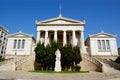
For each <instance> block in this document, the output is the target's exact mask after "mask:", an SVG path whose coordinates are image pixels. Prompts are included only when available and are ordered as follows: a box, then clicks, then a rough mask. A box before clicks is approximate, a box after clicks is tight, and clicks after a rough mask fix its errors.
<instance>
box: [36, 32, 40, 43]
mask: <svg viewBox="0 0 120 80" xmlns="http://www.w3.org/2000/svg"><path fill="white" fill-rule="evenodd" d="M39 41H40V31H37V43H38V42H39Z"/></svg>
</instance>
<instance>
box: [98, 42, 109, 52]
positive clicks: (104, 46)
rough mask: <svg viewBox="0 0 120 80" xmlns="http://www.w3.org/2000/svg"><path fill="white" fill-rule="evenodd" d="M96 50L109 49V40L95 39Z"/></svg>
mask: <svg viewBox="0 0 120 80" xmlns="http://www.w3.org/2000/svg"><path fill="white" fill-rule="evenodd" d="M97 44H98V51H110V42H109V40H97Z"/></svg>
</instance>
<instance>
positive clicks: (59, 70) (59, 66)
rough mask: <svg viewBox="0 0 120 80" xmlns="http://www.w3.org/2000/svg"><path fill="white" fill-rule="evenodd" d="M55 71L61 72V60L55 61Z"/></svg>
mask: <svg viewBox="0 0 120 80" xmlns="http://www.w3.org/2000/svg"><path fill="white" fill-rule="evenodd" d="M54 71H55V72H61V62H60V61H55V69H54Z"/></svg>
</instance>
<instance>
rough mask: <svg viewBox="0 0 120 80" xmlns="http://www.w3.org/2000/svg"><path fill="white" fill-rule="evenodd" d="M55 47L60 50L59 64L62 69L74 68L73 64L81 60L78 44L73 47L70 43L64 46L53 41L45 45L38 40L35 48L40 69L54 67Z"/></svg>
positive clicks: (52, 68)
mask: <svg viewBox="0 0 120 80" xmlns="http://www.w3.org/2000/svg"><path fill="white" fill-rule="evenodd" d="M57 48H59V49H60V52H61V66H62V70H65V71H67V70H68V69H70V68H71V69H72V71H73V70H74V65H76V64H78V63H80V61H82V58H81V55H80V48H79V47H78V46H75V47H73V46H72V45H71V44H69V45H65V46H59V44H58V43H57V42H55V41H53V42H51V43H50V44H48V45H47V46H46V47H45V46H44V43H41V42H39V43H38V44H37V46H36V48H35V53H36V55H35V57H36V62H37V63H40V64H41V70H54V67H55V51H56V50H57Z"/></svg>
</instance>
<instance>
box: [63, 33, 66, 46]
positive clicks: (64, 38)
mask: <svg viewBox="0 0 120 80" xmlns="http://www.w3.org/2000/svg"><path fill="white" fill-rule="evenodd" d="M64 45H66V31H63V46H64Z"/></svg>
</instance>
